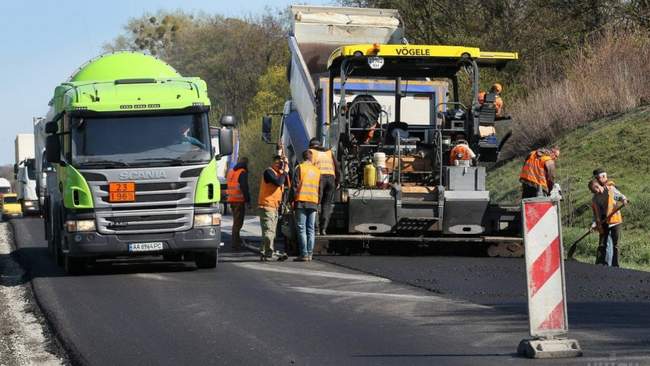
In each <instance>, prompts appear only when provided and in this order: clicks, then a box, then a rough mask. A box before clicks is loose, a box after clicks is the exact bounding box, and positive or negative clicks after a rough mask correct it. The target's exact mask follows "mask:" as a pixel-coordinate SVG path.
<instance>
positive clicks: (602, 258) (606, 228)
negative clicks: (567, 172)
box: [589, 168, 628, 267]
mask: <svg viewBox="0 0 650 366" xmlns="http://www.w3.org/2000/svg"><path fill="white" fill-rule="evenodd" d="M593 173H594V178H593V180H592V181H591V182H590V183H589V189H590V190H591V192H592V193H593V194H594V196H593V198H592V199H591V209H592V210H593V212H594V223H593V224H592V228H593V229H594V230H597V231H598V233H599V238H598V249H597V251H596V264H603V265H608V264H609V265H611V266H612V267H618V239H619V237H620V234H621V224H622V223H623V215H621V211H617V209H619V206H618V204H617V202H621V205H623V206H624V205H627V204H628V200H627V197H625V195H623V194H622V193H621V192H620V191H619V190H618V189H616V186H615V185H614V182H613V181H611V180H608V179H607V172H605V170H603V169H601V168H599V169H596V170H594V172H593ZM610 241H611V248H612V253H611V261H610V260H608V258H607V246H608V245H607V244H608V242H610Z"/></svg>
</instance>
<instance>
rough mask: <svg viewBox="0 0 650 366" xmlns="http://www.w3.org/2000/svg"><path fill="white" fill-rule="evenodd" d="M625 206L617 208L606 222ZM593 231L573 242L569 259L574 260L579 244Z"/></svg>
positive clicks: (590, 230) (608, 216)
mask: <svg viewBox="0 0 650 366" xmlns="http://www.w3.org/2000/svg"><path fill="white" fill-rule="evenodd" d="M623 206H625V205H619V206H618V207H616V208H615V209H614V211H612V213H610V214H609V215H607V218H605V222H607V221H609V219H611V218H612V216H614V215H615V214H616V213H617V212H618V211H620V210H621V209H622V208H623ZM592 231H593V229H591V228H590V229H589V230H588V231H587V232H586V233H584V234H583V235H582V236H581V237H579V238H578V240H576V241H575V242H573V244H571V247H570V248H569V254H568V255H567V257H568V259H573V255H574V254H575V252H576V249H577V248H578V243H580V242H581V241H582V239H584V238H586V237H587V236H589V234H591V232H592Z"/></svg>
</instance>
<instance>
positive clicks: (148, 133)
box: [44, 52, 234, 273]
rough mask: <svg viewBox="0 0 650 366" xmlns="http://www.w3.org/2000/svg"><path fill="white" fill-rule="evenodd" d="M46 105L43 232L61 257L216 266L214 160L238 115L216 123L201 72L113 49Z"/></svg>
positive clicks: (69, 262)
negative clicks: (153, 258) (185, 73)
mask: <svg viewBox="0 0 650 366" xmlns="http://www.w3.org/2000/svg"><path fill="white" fill-rule="evenodd" d="M50 107H51V108H50V111H49V113H48V115H47V116H46V121H47V123H46V127H45V130H46V133H47V137H46V151H45V156H46V159H47V161H48V162H50V163H51V164H52V165H53V167H54V169H53V170H52V171H51V172H49V173H47V174H48V177H47V195H46V197H45V199H44V206H45V208H44V212H45V234H46V237H47V241H48V248H49V250H50V252H51V254H52V255H53V257H54V258H55V259H56V261H57V263H58V264H60V265H63V266H64V267H65V269H66V271H67V272H69V273H79V272H81V271H83V270H84V268H85V266H86V264H88V263H91V262H93V261H95V260H97V259H104V258H116V257H123V256H128V257H131V256H142V255H162V256H163V258H164V259H165V260H175V261H180V260H194V261H195V262H196V265H197V267H199V268H213V267H215V266H216V263H217V259H218V250H219V246H220V242H221V234H220V224H221V213H220V208H219V201H220V186H219V180H218V178H217V171H216V170H217V160H219V159H220V158H221V157H223V156H225V155H228V154H230V153H231V151H232V129H233V127H234V119H233V118H232V117H231V116H223V117H222V118H221V121H220V123H221V127H210V123H209V120H208V116H209V111H210V100H209V99H208V95H207V85H206V83H205V81H203V80H201V79H199V78H196V77H182V76H181V75H180V74H179V73H178V72H177V71H176V70H174V69H173V68H172V67H171V66H170V65H168V64H166V63H165V62H163V61H161V60H159V59H156V58H154V57H152V56H149V55H145V54H142V53H137V52H116V53H109V54H106V55H102V56H100V57H98V58H96V59H93V60H91V61H90V62H88V63H87V64H85V65H83V66H82V67H81V68H79V69H78V70H77V71H76V72H75V73H74V74H73V75H72V76H71V77H70V79H69V80H68V81H66V82H64V83H62V84H60V85H59V86H57V87H56V89H55V91H54V97H53V98H52V100H51V102H50ZM213 141H218V145H219V146H212V144H213Z"/></svg>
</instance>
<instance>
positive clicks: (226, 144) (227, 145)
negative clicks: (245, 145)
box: [217, 128, 233, 158]
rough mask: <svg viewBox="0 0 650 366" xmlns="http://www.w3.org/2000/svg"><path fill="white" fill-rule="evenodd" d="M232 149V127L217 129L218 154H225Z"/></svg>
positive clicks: (228, 153)
mask: <svg viewBox="0 0 650 366" xmlns="http://www.w3.org/2000/svg"><path fill="white" fill-rule="evenodd" d="M232 151H233V130H232V128H222V129H220V130H219V155H218V156H217V158H219V157H221V156H226V155H230V154H232Z"/></svg>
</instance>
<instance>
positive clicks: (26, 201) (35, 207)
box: [14, 158, 40, 215]
mask: <svg viewBox="0 0 650 366" xmlns="http://www.w3.org/2000/svg"><path fill="white" fill-rule="evenodd" d="M14 171H15V177H16V193H17V194H18V202H19V203H20V205H21V207H22V212H23V214H25V215H27V214H32V215H33V214H38V213H39V212H40V205H39V201H38V196H37V195H36V178H37V177H36V170H35V161H34V159H32V158H29V159H25V160H23V161H21V162H19V163H18V165H17V166H16V167H15V168H14Z"/></svg>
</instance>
